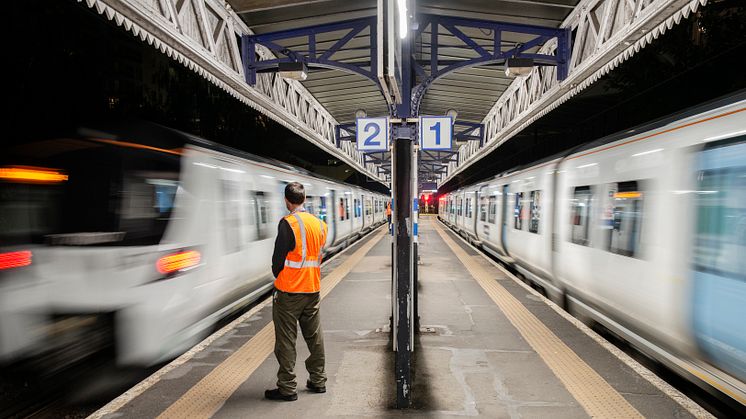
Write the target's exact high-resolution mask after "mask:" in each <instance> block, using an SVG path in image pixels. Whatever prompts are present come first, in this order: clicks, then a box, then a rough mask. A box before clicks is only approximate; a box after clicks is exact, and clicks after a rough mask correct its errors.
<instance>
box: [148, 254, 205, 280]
mask: <svg viewBox="0 0 746 419" xmlns="http://www.w3.org/2000/svg"><path fill="white" fill-rule="evenodd" d="M201 261H202V255H201V254H200V253H199V252H198V251H196V250H181V251H178V252H175V253H169V254H166V255H164V256H161V257H160V258H158V260H157V261H156V263H155V267H156V269H157V270H158V272H159V273H160V274H162V275H166V276H171V275H175V274H177V273H181V272H184V271H188V270H189V269H192V268H195V267H197V266H199V264H200V262H201Z"/></svg>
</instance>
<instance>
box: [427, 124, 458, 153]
mask: <svg viewBox="0 0 746 419" xmlns="http://www.w3.org/2000/svg"><path fill="white" fill-rule="evenodd" d="M452 139H453V121H452V120H451V117H450V116H421V117H420V148H422V149H423V150H450V149H451V140H452Z"/></svg>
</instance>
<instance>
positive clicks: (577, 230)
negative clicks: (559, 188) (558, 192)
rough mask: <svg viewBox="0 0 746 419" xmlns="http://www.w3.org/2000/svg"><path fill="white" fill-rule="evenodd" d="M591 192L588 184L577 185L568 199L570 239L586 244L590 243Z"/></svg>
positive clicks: (576, 242)
mask: <svg viewBox="0 0 746 419" xmlns="http://www.w3.org/2000/svg"><path fill="white" fill-rule="evenodd" d="M592 202H593V192H592V191H591V187H590V186H577V187H575V190H574V191H573V194H572V200H571V201H570V217H571V218H570V241H571V242H573V243H575V244H580V245H583V246H588V245H589V244H590V235H589V232H590V225H591V222H590V217H591V206H592Z"/></svg>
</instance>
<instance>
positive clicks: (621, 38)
mask: <svg viewBox="0 0 746 419" xmlns="http://www.w3.org/2000/svg"><path fill="white" fill-rule="evenodd" d="M706 1H707V0H582V1H581V2H580V3H578V5H577V6H576V7H575V10H574V11H573V12H572V13H571V14H570V15H569V16H568V17H567V19H566V20H565V21H564V22H563V23H562V25H561V27H563V28H572V29H573V31H575V42H574V43H573V45H572V58H571V62H570V71H569V75H568V77H567V78H566V79H565V80H564V81H562V82H559V81H557V77H556V68H555V67H536V68H534V71H533V72H532V73H531V75H530V76H528V77H525V78H516V79H515V80H513V82H512V83H511V85H510V86H508V89H507V90H506V91H505V92H504V93H503V95H502V96H501V97H500V98H499V99H498V100H497V102H496V103H495V105H494V106H493V107H492V109H491V110H490V111H489V113H488V114H487V116H486V117H485V118H484V120H483V121H482V123H483V124H484V127H485V143H484V146H483V147H480V146H479V144H476V143H474V142H470V143H467V144H465V145H462V146H461V147H460V148H459V155H458V161H457V162H452V163H450V164H449V165H448V172H447V175H446V176H445V177H443V178H442V179H441V181H440V182H439V184H443V183H445V182H447V181H448V180H450V179H452V178H453V177H454V176H455V175H456V174H457V173H459V172H461V171H463V170H464V169H466V168H467V167H469V166H471V165H472V164H473V163H475V162H476V161H478V160H479V159H480V158H482V157H484V156H486V155H487V154H488V153H489V152H491V151H492V150H494V149H495V148H497V147H499V146H500V145H501V144H503V143H504V142H505V141H507V140H509V139H510V138H511V137H513V136H514V135H515V134H517V133H518V132H520V131H521V130H522V129H524V128H526V127H527V126H529V125H530V124H532V123H533V122H534V121H536V120H537V119H539V118H541V117H542V116H544V115H546V114H547V113H548V112H550V111H551V110H553V109H555V108H556V107H558V106H559V105H561V104H562V103H564V102H565V101H567V100H568V99H570V98H571V97H573V96H575V95H576V94H578V93H579V92H580V91H581V90H583V89H585V88H586V87H588V86H589V85H591V84H592V83H593V82H595V81H596V80H598V79H599V78H601V77H602V76H604V75H606V74H607V73H608V72H609V71H611V70H613V69H614V68H616V67H617V66H618V65H619V64H621V63H622V62H624V61H625V60H627V59H628V58H629V57H631V56H632V55H634V54H635V53H636V52H638V51H640V49H642V48H643V47H645V46H646V45H648V44H649V43H651V42H652V41H653V40H654V39H656V38H658V36H660V35H661V34H663V33H664V32H665V31H666V30H667V29H670V28H672V27H673V25H675V24H677V23H679V22H680V21H681V19H682V18H686V17H688V16H689V14H690V13H692V12H695V11H696V10H697V8H698V7H699V6H700V5H704V4H705V3H706ZM556 47H557V43H556V40H552V41H551V42H548V43H547V44H545V45H544V46H543V47H542V48H541V50H540V53H552V52H553V51H554V50H555V49H556Z"/></svg>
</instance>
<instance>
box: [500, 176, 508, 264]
mask: <svg viewBox="0 0 746 419" xmlns="http://www.w3.org/2000/svg"><path fill="white" fill-rule="evenodd" d="M502 190H503V191H502V197H501V198H502V202H501V204H502V207H501V210H500V244H501V245H502V247H503V250H504V251H505V253H506V254H507V253H508V245H507V243H508V240H507V231H508V185H507V184H505V185H503V188H502Z"/></svg>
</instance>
